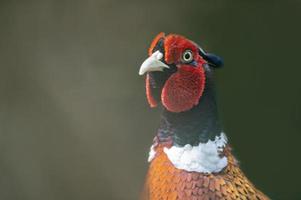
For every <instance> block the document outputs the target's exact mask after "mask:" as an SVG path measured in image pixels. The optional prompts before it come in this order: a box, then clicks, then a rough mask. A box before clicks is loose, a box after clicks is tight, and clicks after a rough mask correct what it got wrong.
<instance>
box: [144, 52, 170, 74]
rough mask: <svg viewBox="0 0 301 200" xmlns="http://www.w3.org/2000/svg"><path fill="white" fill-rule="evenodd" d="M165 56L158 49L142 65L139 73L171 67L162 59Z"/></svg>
mask: <svg viewBox="0 0 301 200" xmlns="http://www.w3.org/2000/svg"><path fill="white" fill-rule="evenodd" d="M162 58H163V54H162V53H161V52H160V51H159V50H158V51H156V52H154V53H153V54H152V55H151V56H150V57H148V58H147V59H146V60H145V61H144V62H143V63H142V65H141V67H140V70H139V75H143V74H145V73H146V72H153V71H163V69H164V68H169V66H168V65H166V64H165V63H163V62H162V61H160V59H162Z"/></svg>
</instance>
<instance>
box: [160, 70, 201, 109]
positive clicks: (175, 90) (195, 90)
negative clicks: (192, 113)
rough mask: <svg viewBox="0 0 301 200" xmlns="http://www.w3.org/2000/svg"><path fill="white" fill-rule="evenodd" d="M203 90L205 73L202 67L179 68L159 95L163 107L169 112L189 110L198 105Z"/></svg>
mask: <svg viewBox="0 0 301 200" xmlns="http://www.w3.org/2000/svg"><path fill="white" fill-rule="evenodd" d="M204 88H205V73H204V70H203V68H202V67H199V68H192V67H191V66H187V65H186V66H181V67H180V68H179V69H178V71H177V72H176V73H174V74H173V75H171V76H170V78H169V79H168V80H167V81H166V83H165V85H164V87H163V89H162V94H161V101H162V104H163V105H164V107H165V108H166V109H167V110H169V111H171V112H183V111H187V110H190V109H191V108H192V107H193V106H195V105H197V104H198V103H199V100H200V97H201V96H202V94H203V91H204Z"/></svg>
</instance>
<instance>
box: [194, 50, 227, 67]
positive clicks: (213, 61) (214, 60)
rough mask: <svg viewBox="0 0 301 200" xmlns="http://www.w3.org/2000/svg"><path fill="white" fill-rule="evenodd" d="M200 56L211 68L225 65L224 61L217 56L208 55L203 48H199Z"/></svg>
mask: <svg viewBox="0 0 301 200" xmlns="http://www.w3.org/2000/svg"><path fill="white" fill-rule="evenodd" d="M199 54H200V55H201V56H202V57H203V58H204V59H205V60H206V61H207V62H208V64H209V66H211V67H215V68H220V67H222V66H223V65H224V61H223V59H222V58H221V57H219V56H217V55H215V54H212V53H206V52H205V51H204V50H203V49H201V48H199Z"/></svg>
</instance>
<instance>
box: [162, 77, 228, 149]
mask: <svg viewBox="0 0 301 200" xmlns="http://www.w3.org/2000/svg"><path fill="white" fill-rule="evenodd" d="M206 77H207V79H206V86H205V90H204V92H203V95H202V96H201V98H200V100H199V103H198V104H197V105H196V106H195V107H193V108H192V109H190V110H189V111H186V112H180V113H173V112H170V111H168V110H166V109H165V108H164V110H163V113H162V115H161V123H160V127H159V130H158V138H159V140H160V141H166V140H169V139H170V138H171V139H172V141H173V145H175V146H184V145H186V144H190V145H192V146H197V145H198V144H200V143H206V142H208V140H209V139H211V140H214V139H215V137H216V136H219V135H220V134H221V132H222V126H221V123H220V121H219V118H218V111H217V104H216V101H215V92H214V85H213V83H212V80H211V79H212V78H211V77H210V74H207V76H206Z"/></svg>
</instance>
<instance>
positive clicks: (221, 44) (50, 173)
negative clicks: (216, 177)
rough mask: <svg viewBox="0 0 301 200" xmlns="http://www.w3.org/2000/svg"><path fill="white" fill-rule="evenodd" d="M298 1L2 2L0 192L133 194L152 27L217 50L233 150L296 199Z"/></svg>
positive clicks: (255, 177) (140, 166) (30, 198)
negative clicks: (142, 73)
mask: <svg viewBox="0 0 301 200" xmlns="http://www.w3.org/2000/svg"><path fill="white" fill-rule="evenodd" d="M300 8H301V2H300V1H298V0H296V1H251V0H249V1H238V0H237V1H234V0H228V1H217V0H206V1H203V0H196V1H183V0H182V1H180V0H179V1H164V2H163V1H157V2H155V1H131V2H126V1H109V0H101V1H100V0H99V1H96V0H95V1H92V0H85V1H84V0H82V1H63V0H61V1H58V0H57V1H55V0H53V1H50V0H49V1H21V0H20V1H3V0H1V2H0V199H3V200H41V199H42V200H66V199H72V200H82V199H89V200H94V199H95V200H96V199H108V200H133V199H137V197H138V194H139V192H140V189H141V188H142V185H143V181H144V175H145V173H146V170H147V165H148V164H147V162H146V160H147V155H148V151H149V146H150V145H151V142H152V138H153V136H154V134H155V132H156V128H157V126H158V121H159V113H160V110H158V109H155V110H152V109H150V108H149V107H148V105H147V102H146V99H145V92H144V79H143V77H139V76H138V68H139V66H140V64H141V63H142V61H143V60H144V59H145V58H146V56H147V49H148V47H149V44H150V42H151V40H152V39H153V38H154V36H155V35H156V34H157V33H159V32H161V31H164V32H166V33H179V34H183V35H185V36H186V37H188V38H190V39H192V40H194V41H195V42H197V43H198V44H200V45H201V46H202V47H203V48H204V49H206V50H208V51H211V52H214V53H216V54H218V55H221V56H222V57H223V58H224V60H225V67H224V68H223V69H221V70H217V71H216V82H217V89H218V102H219V108H220V112H221V115H222V119H223V123H224V128H225V131H226V133H227V135H228V137H229V138H230V142H231V143H232V146H233V148H234V154H235V155H236V156H237V158H238V159H239V161H240V162H241V167H242V168H243V170H244V171H245V173H246V174H247V175H248V177H249V178H250V179H251V180H252V181H253V182H254V183H255V184H256V185H257V187H259V188H260V189H262V190H263V191H264V192H265V193H267V194H268V195H269V196H271V197H272V198H273V199H286V200H291V199H301V190H300V179H301V172H300V170H301V161H300V157H301V156H300V139H301V84H300V72H301V66H300V44H301V42H300V35H301V31H300V30H301V28H300V19H301V12H300V11H301V9H300Z"/></svg>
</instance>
